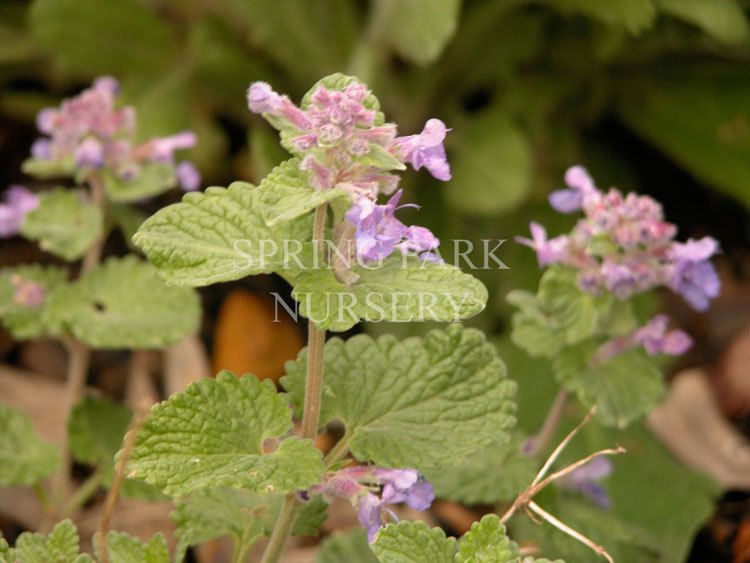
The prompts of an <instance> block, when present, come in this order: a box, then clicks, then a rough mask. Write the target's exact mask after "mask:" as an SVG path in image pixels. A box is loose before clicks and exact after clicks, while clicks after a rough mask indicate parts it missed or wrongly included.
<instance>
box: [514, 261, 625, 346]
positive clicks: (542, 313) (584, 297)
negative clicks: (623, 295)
mask: <svg viewBox="0 0 750 563" xmlns="http://www.w3.org/2000/svg"><path fill="white" fill-rule="evenodd" d="M508 302H509V303H510V304H512V305H515V306H516V307H518V308H519V309H520V310H519V312H517V313H516V314H515V315H514V316H513V333H512V338H513V342H515V343H516V344H517V345H518V346H520V347H521V348H523V349H524V350H526V351H527V352H528V353H529V354H531V355H534V356H546V357H552V356H555V355H556V354H557V353H558V352H559V351H560V349H561V347H562V346H563V344H576V343H578V342H581V341H583V340H585V339H587V338H589V337H591V336H592V335H593V334H594V333H596V332H597V330H598V329H599V328H600V321H606V324H607V325H612V318H611V315H610V312H611V310H612V308H613V307H614V303H615V299H614V298H613V297H612V296H611V295H609V294H605V295H601V296H597V295H591V294H589V293H586V292H585V291H582V290H581V289H580V288H579V287H578V282H577V273H576V271H575V270H573V269H572V268H565V267H552V268H548V269H547V270H546V271H545V272H544V274H543V275H542V279H541V281H540V282H539V290H538V292H537V295H536V297H534V296H533V295H532V294H530V293H528V292H522V291H513V292H511V293H509V294H508Z"/></svg>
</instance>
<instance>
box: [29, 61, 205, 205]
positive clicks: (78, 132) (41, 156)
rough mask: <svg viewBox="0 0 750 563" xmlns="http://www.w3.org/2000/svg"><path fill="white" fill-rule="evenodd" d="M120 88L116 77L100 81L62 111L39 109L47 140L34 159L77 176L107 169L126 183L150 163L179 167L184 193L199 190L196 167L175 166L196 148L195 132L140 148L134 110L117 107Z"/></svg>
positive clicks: (34, 147)
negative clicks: (178, 154) (178, 157)
mask: <svg viewBox="0 0 750 563" xmlns="http://www.w3.org/2000/svg"><path fill="white" fill-rule="evenodd" d="M118 90H119V85H118V83H117V81H116V80H115V79H114V78H111V77H108V76H105V77H101V78H98V79H97V80H95V81H94V83H93V85H92V87H91V88H89V89H87V90H84V91H83V92H81V93H80V94H79V95H78V96H76V97H74V98H71V99H69V100H65V101H63V102H62V104H61V105H60V107H58V108H45V109H43V110H42V111H40V112H39V114H38V116H37V127H38V128H39V131H40V132H41V133H43V134H44V135H45V136H44V137H42V138H40V139H38V140H37V141H35V142H34V144H33V145H32V147H31V155H32V157H33V158H35V159H37V160H41V161H47V162H54V163H58V164H60V165H61V166H62V167H63V168H64V169H66V170H70V171H72V172H79V173H80V172H81V171H86V170H89V169H91V170H93V169H101V168H106V169H108V170H109V171H110V172H111V173H113V174H114V175H115V176H116V177H117V178H119V179H120V180H122V181H126V182H127V181H132V180H134V179H135V178H137V177H138V175H139V173H140V170H141V167H142V166H143V165H144V164H146V163H150V162H158V163H166V164H170V165H172V166H174V167H175V175H176V177H177V180H178V183H179V185H180V187H181V188H182V189H183V190H186V191H191V190H196V189H198V187H199V186H200V181H201V177H200V174H199V173H198V171H197V169H196V168H195V166H193V165H192V164H191V163H190V162H188V161H182V162H180V163H179V164H176V162H175V155H174V153H175V151H177V150H181V149H188V148H190V147H192V146H194V145H195V143H196V136H195V134H194V133H193V132H191V131H183V132H181V133H177V134H175V135H172V136H169V137H161V138H154V139H150V140H148V141H146V142H144V143H140V144H136V143H135V142H134V138H135V133H136V117H135V110H134V108H132V107H130V106H126V107H123V108H116V107H115V103H116V98H117V94H118Z"/></svg>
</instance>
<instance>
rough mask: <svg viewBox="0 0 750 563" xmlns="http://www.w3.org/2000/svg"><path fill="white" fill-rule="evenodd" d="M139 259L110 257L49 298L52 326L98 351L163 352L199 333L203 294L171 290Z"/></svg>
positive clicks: (185, 290) (183, 289) (187, 290)
mask: <svg viewBox="0 0 750 563" xmlns="http://www.w3.org/2000/svg"><path fill="white" fill-rule="evenodd" d="M154 274H155V272H154V268H153V267H152V266H151V265H149V264H148V263H146V262H143V261H141V260H139V259H138V258H136V257H135V256H126V257H124V258H110V259H109V260H107V261H106V262H105V263H104V264H103V265H101V266H100V267H98V268H96V269H94V270H92V271H91V272H88V273H87V274H85V275H84V276H82V277H81V278H80V279H79V280H78V281H77V282H75V283H73V284H71V285H68V286H65V287H60V288H58V289H57V290H56V291H55V292H54V293H53V294H52V295H50V298H49V301H50V303H49V305H48V313H49V318H50V321H51V322H52V323H53V324H54V326H56V327H58V328H59V329H60V330H65V331H68V332H70V333H71V334H73V336H75V337H76V338H77V339H79V340H81V341H82V342H85V343H86V344H88V345H90V346H92V347H94V348H161V347H163V346H166V345H168V344H172V343H174V342H177V341H179V340H181V339H182V338H184V337H185V336H187V335H188V334H191V333H193V332H194V331H195V330H196V329H197V327H198V322H199V320H200V315H201V309H200V302H199V299H198V295H197V294H196V293H195V291H193V290H191V289H188V288H174V287H167V286H165V285H164V283H162V282H161V281H159V280H158V279H157V278H156V277H155V275H154Z"/></svg>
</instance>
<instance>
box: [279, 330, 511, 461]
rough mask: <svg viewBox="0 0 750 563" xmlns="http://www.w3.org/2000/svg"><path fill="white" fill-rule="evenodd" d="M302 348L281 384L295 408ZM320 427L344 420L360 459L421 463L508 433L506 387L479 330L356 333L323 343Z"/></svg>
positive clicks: (463, 453)
mask: <svg viewBox="0 0 750 563" xmlns="http://www.w3.org/2000/svg"><path fill="white" fill-rule="evenodd" d="M306 362H307V352H306V350H303V351H302V352H301V353H300V356H299V358H298V359H297V360H296V361H291V362H287V365H286V370H287V374H288V375H287V376H285V377H284V378H282V384H283V386H284V388H285V389H287V391H289V394H290V398H291V399H292V401H293V403H294V404H295V405H296V406H297V408H299V406H300V405H301V403H302V400H303V396H304V381H305V369H306ZM324 374H325V376H324V382H323V404H322V409H321V423H322V424H325V423H327V422H329V421H331V420H333V419H339V420H341V421H343V423H344V424H345V426H346V436H347V438H346V439H347V440H348V445H349V448H350V450H351V451H352V453H353V454H354V456H355V457H356V458H357V459H359V460H360V461H374V462H375V463H377V464H378V465H382V466H385V467H415V468H417V469H420V470H422V469H428V468H436V467H443V466H446V465H452V464H455V463H460V462H462V461H464V460H465V459H466V458H468V457H470V456H471V455H473V454H475V453H476V452H477V451H479V450H481V449H482V448H485V447H493V446H495V445H499V444H502V443H503V442H505V441H507V440H508V439H509V437H510V436H509V432H508V431H509V429H510V428H511V427H512V426H513V425H514V424H515V418H514V417H513V413H514V409H515V407H514V402H513V397H514V394H515V389H516V386H515V383H514V382H512V381H510V380H509V379H508V378H507V377H506V373H505V366H504V365H503V363H502V361H500V359H499V358H498V357H497V354H496V353H495V349H494V347H493V346H492V345H490V344H487V343H486V342H485V339H484V336H483V335H482V333H481V332H479V331H477V330H473V329H464V328H463V327H461V326H460V325H451V326H448V327H447V328H446V329H445V330H434V331H432V332H430V333H429V334H427V336H425V337H424V338H417V337H412V338H407V339H405V340H403V341H401V342H399V341H398V340H397V339H396V338H394V337H393V336H390V335H386V336H382V337H380V338H378V339H377V340H374V339H372V338H371V337H369V336H366V335H357V336H354V337H353V338H350V339H349V340H347V341H346V342H344V341H342V340H340V339H338V338H333V339H331V340H329V341H328V342H327V343H326V347H325V367H324Z"/></svg>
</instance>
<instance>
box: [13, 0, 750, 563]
mask: <svg viewBox="0 0 750 563" xmlns="http://www.w3.org/2000/svg"><path fill="white" fill-rule="evenodd" d="M749 13H750V0H464V1H461V0H371V1H370V2H367V1H365V0H189V1H185V0H34V1H32V2H22V1H14V0H5V1H3V2H2V3H0V153H2V154H3V155H4V158H3V162H2V163H0V171H1V172H2V175H3V180H4V181H5V183H12V182H19V181H23V180H24V178H22V176H20V174H19V172H18V170H19V168H20V163H21V161H22V160H23V159H24V158H25V157H26V156H27V154H28V147H29V146H30V144H31V142H32V140H33V139H34V137H35V136H36V133H35V128H34V117H35V115H36V112H37V111H38V110H39V109H41V108H42V107H45V106H48V105H56V104H57V103H58V102H59V100H60V98H62V97H66V96H71V95H73V94H76V93H77V92H79V91H80V90H81V89H82V88H83V87H85V86H86V85H88V84H89V83H90V81H91V80H92V79H93V78H94V77H96V76H99V75H102V74H109V75H112V76H115V77H116V78H118V79H119V80H120V81H121V83H122V88H123V98H124V100H125V101H126V102H127V103H132V104H134V105H135V106H136V107H137V109H138V113H139V124H140V127H141V129H140V131H139V133H140V135H142V136H143V137H144V138H146V137H149V136H153V135H157V134H164V133H169V132H173V131H177V130H180V129H183V128H190V129H193V130H194V131H195V132H196V133H197V134H198V136H199V144H198V146H197V148H195V149H194V150H193V151H191V152H192V154H190V155H189V156H190V158H191V159H192V160H193V161H194V162H196V164H197V165H198V166H199V168H200V169H201V171H202V173H203V175H204V180H205V183H206V184H207V185H211V184H214V185H227V184H228V183H229V182H230V181H232V180H234V179H243V180H250V181H254V182H257V181H259V180H260V179H261V178H262V177H263V176H264V175H265V174H266V173H267V172H269V171H270V169H271V168H272V167H273V166H274V165H276V164H277V163H278V162H280V161H281V160H283V159H284V158H286V155H285V153H284V152H283V151H282V150H281V149H280V148H279V146H278V143H277V139H276V133H275V132H274V131H273V130H271V129H270V127H269V126H267V124H265V123H264V122H263V121H262V120H261V119H260V118H258V117H257V116H252V115H251V114H250V112H249V111H248V110H247V106H246V103H245V90H246V88H247V86H248V84H249V83H250V82H251V81H254V80H265V81H268V82H270V83H271V84H272V85H273V86H274V88H275V89H276V90H277V91H279V92H284V93H288V94H289V95H290V96H291V97H292V98H293V99H295V100H299V98H300V97H301V96H302V94H303V93H304V92H305V91H307V89H308V88H309V87H310V86H311V85H312V84H313V83H314V82H316V81H317V80H318V79H319V78H320V77H321V76H323V75H326V74H329V73H333V72H346V73H350V74H356V75H357V76H359V77H360V78H361V79H362V80H364V81H365V82H367V83H368V85H369V86H370V87H371V88H372V90H373V91H374V93H375V94H376V95H377V96H378V97H379V99H380V101H381V104H382V106H383V107H384V109H385V112H386V115H387V117H388V118H389V120H390V121H394V122H396V123H398V124H399V128H400V133H401V134H411V133H416V132H419V131H420V130H421V128H422V126H423V124H424V122H425V120H426V119H428V118H430V117H439V118H440V119H442V120H444V121H445V122H446V123H447V124H448V125H449V127H452V128H453V131H452V132H451V134H450V135H449V137H448V141H447V149H448V154H449V158H450V160H451V164H452V167H453V173H454V177H453V180H452V181H451V182H450V183H449V184H447V185H444V184H441V183H440V182H437V181H435V180H433V179H432V178H431V177H430V176H429V175H428V174H427V173H424V172H421V173H417V174H414V173H411V174H407V175H406V176H405V178H404V182H403V185H404V187H405V188H406V189H407V191H408V196H407V198H406V199H408V200H409V201H417V202H419V203H420V204H421V205H422V209H421V210H420V211H419V212H418V214H417V213H416V212H412V211H408V212H405V213H404V215H407V217H406V220H407V222H408V221H412V222H417V223H419V224H424V225H426V226H428V227H430V228H432V229H433V230H434V231H435V232H436V233H437V234H438V235H439V236H440V237H441V238H442V239H443V240H444V245H443V249H444V252H443V255H444V257H446V258H447V260H448V261H451V262H453V259H452V258H451V255H452V253H453V252H454V250H455V249H454V247H453V246H452V245H451V243H450V240H451V239H469V240H472V241H477V240H479V239H512V238H513V237H514V236H516V235H519V234H525V233H527V231H528V222H529V221H530V220H532V219H533V220H536V221H538V222H540V223H544V224H545V225H547V227H548V230H549V231H550V232H551V233H553V234H557V233H559V232H561V231H562V230H564V229H567V228H568V227H569V226H570V224H571V223H572V219H571V218H569V217H561V216H559V215H558V214H555V213H554V212H552V211H551V210H550V209H549V206H548V205H547V203H546V195H547V194H548V193H549V192H550V191H551V190H552V189H555V188H557V187H559V186H560V185H561V183H562V175H563V172H564V170H565V169H566V168H567V167H568V166H570V165H572V164H575V163H583V164H584V165H586V166H587V167H588V168H589V169H590V171H591V172H592V173H593V175H594V177H595V178H596V179H598V180H599V181H600V185H601V186H602V187H605V186H607V185H618V186H619V187H621V188H622V189H623V190H625V191H629V190H632V189H636V190H638V191H641V192H644V193H650V194H652V195H654V196H656V197H657V198H659V199H660V200H661V201H663V202H664V204H665V209H666V214H667V217H668V218H669V219H671V220H674V221H676V222H677V223H678V225H679V226H680V231H681V233H680V236H681V238H687V237H688V236H699V235H702V234H709V233H710V234H712V235H713V236H715V237H716V238H718V239H719V240H720V241H721V244H722V247H723V249H724V252H725V257H726V259H728V260H729V261H730V262H731V261H733V260H734V261H736V262H745V263H746V259H747V256H748V248H750V243H749V241H750V220H748V207H750V64H749V63H750V25H749V24H748V14H749ZM171 197H176V196H171ZM159 203H164V201H160V202H159ZM412 213H413V214H412ZM492 246H494V245H492ZM464 248H465V247H464ZM459 250H462V251H463V248H462V249H459ZM480 254H481V252H474V253H472V254H471V256H472V257H474V258H475V259H476V258H479V256H480ZM497 255H498V256H499V257H501V258H502V260H503V261H504V262H505V263H506V264H507V265H508V266H509V267H510V268H511V270H510V271H508V270H498V269H487V270H475V271H474V273H475V274H476V275H478V276H479V277H480V278H481V279H482V280H483V281H484V282H485V284H487V286H488V287H489V289H490V295H491V301H490V305H489V308H488V311H487V312H486V313H484V314H483V315H481V316H480V317H478V318H477V319H473V320H472V321H471V322H472V324H475V325H477V326H479V327H480V328H483V329H484V330H486V331H487V332H488V333H490V334H491V335H492V338H495V339H497V341H498V342H499V343H500V344H499V346H500V349H501V352H502V354H503V356H504V357H505V358H506V360H507V361H508V363H509V366H510V370H511V375H512V377H513V378H515V379H518V380H519V381H520V382H521V396H520V413H521V421H520V422H521V426H522V427H523V428H524V429H526V430H527V431H529V432H530V431H533V430H534V429H536V428H537V427H538V425H539V423H540V421H541V418H542V417H543V416H544V413H545V412H546V408H547V405H548V404H549V402H550V401H551V400H552V397H553V396H554V393H555V388H554V385H553V384H552V379H551V376H549V375H548V373H547V370H546V369H545V367H544V366H538V365H535V364H533V363H530V360H529V358H527V357H525V356H524V355H523V354H521V353H520V352H519V351H518V350H514V349H513V348H512V347H511V346H509V345H508V341H507V338H506V337H505V336H503V333H504V332H505V329H506V327H507V319H508V316H509V309H508V306H507V305H506V304H505V302H504V297H505V295H506V294H507V292H508V291H509V290H511V289H516V288H524V289H534V288H535V287H536V284H537V282H538V279H539V269H538V268H537V265H536V259H535V256H534V254H533V252H531V251H529V250H528V249H526V248H523V247H520V246H518V245H516V244H514V243H511V242H508V243H507V244H505V245H504V246H503V247H502V248H501V249H500V250H499V251H498V252H497ZM458 265H460V266H462V267H466V266H467V264H466V263H465V262H464V263H459V264H458ZM258 283H261V284H262V283H264V282H262V281H261V282H258ZM266 287H267V286H266ZM204 300H205V301H204V303H205V304H206V306H207V308H208V310H210V309H211V308H212V307H215V306H216V303H217V298H215V297H212V295H211V294H210V293H204ZM647 308H649V307H647ZM427 328H429V327H428V326H426V325H416V326H415V325H409V326H408V327H407V326H389V327H380V326H379V327H372V328H369V329H368V330H371V331H372V332H382V331H389V332H394V331H397V332H398V331H400V332H405V331H409V332H413V331H415V330H416V331H419V332H422V331H423V330H426V329H427ZM524 377H527V379H528V378H530V379H529V380H528V381H526V382H524V380H523V378H524ZM537 419H539V420H537ZM628 432H629V434H627V435H626V436H622V435H621V436H620V437H619V438H618V437H617V436H612V435H611V434H607V433H606V432H605V431H604V430H602V429H601V428H593V429H592V430H590V431H589V432H588V438H587V443H586V444H585V446H586V448H587V451H591V449H596V448H600V447H608V446H611V445H612V442H613V440H619V441H623V440H624V441H625V442H626V443H627V445H628V447H629V449H630V450H631V452H633V453H632V455H629V456H625V457H626V458H628V459H627V460H626V461H625V462H624V466H627V467H624V468H623V469H622V470H620V469H616V471H615V474H614V477H613V479H614V480H613V482H612V483H613V484H611V490H610V493H612V494H613V495H614V496H615V497H616V500H617V499H620V501H621V502H619V503H618V502H616V503H615V508H616V509H618V512H617V515H613V516H612V518H614V519H615V520H613V519H612V518H610V519H602V518H601V513H600V512H599V511H592V510H589V511H588V512H586V511H585V510H584V511H583V512H582V511H581V510H578V509H577V508H576V506H575V505H570V506H571V508H570V510H569V512H570V514H569V515H568V518H569V521H570V523H573V524H578V525H580V526H581V527H582V528H585V529H586V530H587V531H588V532H589V533H590V535H591V537H592V538H593V539H595V540H596V541H600V542H601V543H604V544H607V545H611V543H612V537H613V535H612V534H615V536H614V537H616V540H617V541H618V542H620V543H621V544H622V546H623V550H624V551H623V552H622V558H621V559H618V560H622V561H625V562H628V561H638V562H639V563H641V562H643V561H674V562H679V561H683V560H684V559H685V557H686V553H687V552H688V550H689V548H690V544H691V542H692V539H691V538H692V535H693V533H694V532H695V530H696V529H697V528H698V527H699V526H700V525H701V523H702V522H703V521H705V519H706V518H707V517H708V515H709V514H710V513H711V510H712V506H713V498H714V495H715V494H716V489H715V488H714V487H713V486H712V485H711V484H710V483H708V482H707V481H706V480H705V479H703V478H702V477H699V476H697V475H695V474H693V473H690V472H687V471H684V470H683V469H681V468H680V467H679V466H678V465H677V464H675V462H674V461H673V460H671V458H669V457H668V456H667V455H666V454H665V453H664V451H663V450H662V449H661V447H660V446H659V445H658V444H657V443H656V442H654V440H653V438H651V437H650V436H649V435H647V432H645V431H644V430H643V428H641V427H640V426H638V427H635V428H633V429H632V430H629V431H628ZM639 452H640V454H639ZM654 452H656V453H654ZM579 453H580V452H579ZM652 453H653V454H654V455H653V456H651V457H650V458H649V455H651V454H652ZM647 454H648V455H647ZM654 456H655V457H654ZM644 459H651V460H652V462H653V463H652V465H648V464H644V463H643V460H644ZM657 466H658V468H661V469H658V468H657V469H653V468H654V467H657ZM665 468H666V469H665ZM659 471H661V473H660V472H659ZM662 485H663V486H662ZM688 491H689V492H688ZM656 497H659V498H658V500H657V501H654V498H656ZM552 501H554V499H551V501H550V502H552ZM650 501H653V502H652V505H651V507H650V510H649V511H648V514H646V513H645V512H644V511H643V509H644V507H645V505H646V504H648V503H649V502H650ZM561 506H564V505H561ZM618 507H619V508H618ZM680 507H682V508H684V510H682V509H681V508H680ZM576 510H578V511H577V512H576ZM644 514H646V515H645V516H644ZM644 530H649V533H648V534H646V533H645V531H644ZM521 531H522V530H521ZM558 539H559V538H558ZM608 540H609V541H608ZM550 541H552V542H553V543H552V544H551V545H552V546H553V547H552V548H551V550H552V552H551V554H552V555H555V556H561V557H565V556H566V554H567V555H568V556H571V557H572V559H569V560H574V561H576V562H578V563H580V562H581V561H587V560H589V559H591V560H597V558H596V556H594V555H592V554H590V553H586V552H584V553H583V554H582V553H581V552H580V550H578V551H577V548H576V547H575V546H571V545H570V544H569V543H568V544H566V543H565V542H564V540H563V541H562V543H560V542H557V543H555V541H556V540H555V538H554V537H552V539H551V540H550ZM639 542H640V543H639ZM548 545H550V544H548ZM615 551H617V550H616V549H615ZM634 553H635V555H634ZM696 561H698V559H696Z"/></svg>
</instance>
